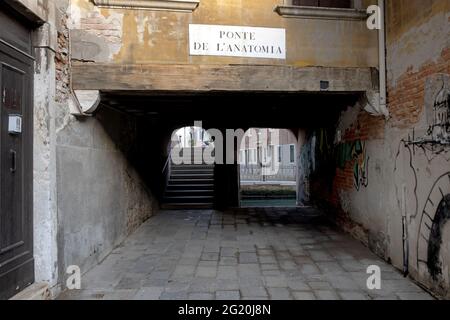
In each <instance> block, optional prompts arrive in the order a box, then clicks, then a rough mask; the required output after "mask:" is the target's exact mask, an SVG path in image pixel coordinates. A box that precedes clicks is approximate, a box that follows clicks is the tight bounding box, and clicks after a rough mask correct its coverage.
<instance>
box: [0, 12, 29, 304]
mask: <svg viewBox="0 0 450 320" xmlns="http://www.w3.org/2000/svg"><path fill="white" fill-rule="evenodd" d="M1 17H2V16H1V15H0V18H1ZM2 22H3V20H2V19H0V28H1V27H2ZM3 25H4V24H3ZM9 25H11V24H9ZM11 32H14V30H11ZM28 32H29V31H28ZM18 34H21V35H23V34H24V30H23V29H21V31H20V32H18ZM25 38H26V37H25ZM0 40H1V41H0V151H1V152H0V299H7V298H10V297H11V296H13V295H14V294H16V293H18V292H19V291H21V290H22V289H24V288H25V287H26V286H28V285H30V284H31V283H33V281H34V260H33V233H32V227H33V224H32V223H33V221H32V173H33V171H32V121H33V118H32V114H33V110H32V93H33V86H32V74H33V60H32V58H31V57H30V56H29V55H28V54H27V53H26V52H24V51H23V50H20V49H21V48H19V49H17V50H16V49H15V48H14V45H13V44H11V43H8V42H7V39H2V38H0Z"/></svg>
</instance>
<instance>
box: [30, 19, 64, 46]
mask: <svg viewBox="0 0 450 320" xmlns="http://www.w3.org/2000/svg"><path fill="white" fill-rule="evenodd" d="M57 38H58V32H57V30H56V28H55V26H54V25H53V24H50V23H44V24H43V25H42V26H40V27H39V28H38V29H36V30H33V33H32V42H33V47H35V48H46V49H49V50H51V51H53V52H56V46H57V41H58V40H57Z"/></svg>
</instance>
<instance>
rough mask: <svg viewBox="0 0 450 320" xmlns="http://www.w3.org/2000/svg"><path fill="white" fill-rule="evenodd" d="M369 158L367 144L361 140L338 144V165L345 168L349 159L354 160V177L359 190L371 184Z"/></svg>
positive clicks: (356, 187)
mask: <svg viewBox="0 0 450 320" xmlns="http://www.w3.org/2000/svg"><path fill="white" fill-rule="evenodd" d="M369 160H370V157H369V156H368V155H367V152H366V144H365V142H363V141H361V140H356V141H352V142H345V143H341V144H340V145H339V146H338V153H337V161H338V167H339V168H340V169H344V168H345V166H346V165H347V163H348V162H349V161H353V162H354V167H353V178H354V186H355V189H356V190H357V191H359V190H361V188H367V187H368V186H369Z"/></svg>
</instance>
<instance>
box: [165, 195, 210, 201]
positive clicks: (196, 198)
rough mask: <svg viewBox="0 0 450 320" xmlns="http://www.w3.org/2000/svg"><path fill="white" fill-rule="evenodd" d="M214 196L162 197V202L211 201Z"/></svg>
mask: <svg viewBox="0 0 450 320" xmlns="http://www.w3.org/2000/svg"><path fill="white" fill-rule="evenodd" d="M213 200H214V196H178V197H167V196H166V197H164V203H212V202H213Z"/></svg>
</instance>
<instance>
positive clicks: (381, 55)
mask: <svg viewBox="0 0 450 320" xmlns="http://www.w3.org/2000/svg"><path fill="white" fill-rule="evenodd" d="M378 6H379V8H380V29H379V31H378V59H379V74H380V111H381V112H382V113H383V114H384V115H385V117H386V118H387V117H389V110H388V109H387V101H386V100H387V93H386V86H387V82H386V23H385V16H386V9H385V2H384V0H378Z"/></svg>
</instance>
